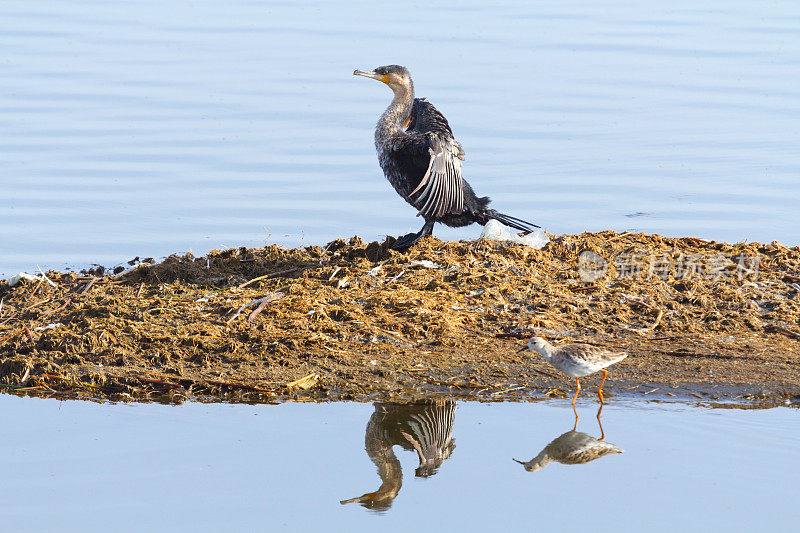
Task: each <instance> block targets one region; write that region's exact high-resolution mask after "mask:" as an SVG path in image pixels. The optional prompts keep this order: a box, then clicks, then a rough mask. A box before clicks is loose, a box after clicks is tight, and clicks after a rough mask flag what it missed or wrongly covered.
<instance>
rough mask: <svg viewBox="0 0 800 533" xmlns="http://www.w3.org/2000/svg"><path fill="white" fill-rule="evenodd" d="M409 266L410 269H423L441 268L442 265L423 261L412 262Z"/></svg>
mask: <svg viewBox="0 0 800 533" xmlns="http://www.w3.org/2000/svg"><path fill="white" fill-rule="evenodd" d="M408 266H409V267H410V268H414V267H422V268H440V267H441V266H442V265H440V264H439V263H434V262H433V261H428V260H427V259H423V260H422V261H411V262H410V263H409V264H408Z"/></svg>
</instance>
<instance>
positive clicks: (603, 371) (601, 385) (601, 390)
mask: <svg viewBox="0 0 800 533" xmlns="http://www.w3.org/2000/svg"><path fill="white" fill-rule="evenodd" d="M600 372H602V373H603V379H601V380H600V386H599V387H598V388H597V397H598V398H600V403H601V404H602V403H603V383H605V382H606V377H608V370H605V369H603V370H601V371H600Z"/></svg>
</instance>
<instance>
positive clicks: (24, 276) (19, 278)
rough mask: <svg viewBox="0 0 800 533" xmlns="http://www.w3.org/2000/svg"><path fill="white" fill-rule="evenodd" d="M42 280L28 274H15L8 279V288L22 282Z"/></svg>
mask: <svg viewBox="0 0 800 533" xmlns="http://www.w3.org/2000/svg"><path fill="white" fill-rule="evenodd" d="M40 279H41V278H40V277H39V276H34V275H33V274H28V273H27V272H20V273H19V274H15V275H13V276H11V277H10V278H8V286H9V287H13V286H14V285H16V284H17V283H19V282H20V281H39V280H40Z"/></svg>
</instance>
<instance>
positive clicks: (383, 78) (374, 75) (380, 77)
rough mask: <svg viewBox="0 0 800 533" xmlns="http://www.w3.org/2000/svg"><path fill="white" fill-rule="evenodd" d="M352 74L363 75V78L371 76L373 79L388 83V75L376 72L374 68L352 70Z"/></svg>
mask: <svg viewBox="0 0 800 533" xmlns="http://www.w3.org/2000/svg"><path fill="white" fill-rule="evenodd" d="M353 76H364V77H365V78H372V79H373V80H378V81H382V82H383V83H389V76H387V75H386V74H377V73H376V72H375V71H374V70H358V69H356V70H354V71H353Z"/></svg>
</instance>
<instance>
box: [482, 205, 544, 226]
mask: <svg viewBox="0 0 800 533" xmlns="http://www.w3.org/2000/svg"><path fill="white" fill-rule="evenodd" d="M486 216H488V217H489V218H493V219H495V220H496V221H498V222H500V223H501V224H505V225H506V226H508V227H511V228H514V229H516V230H519V231H528V232H531V231H533V230H534V229H535V228H539V227H541V226H537V225H536V224H532V223H531V222H528V221H526V220H522V219H521V218H517V217H512V216H509V215H504V214H503V213H498V212H497V211H495V210H494V209H487V210H486Z"/></svg>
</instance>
